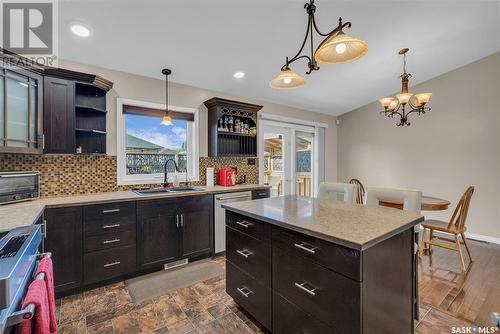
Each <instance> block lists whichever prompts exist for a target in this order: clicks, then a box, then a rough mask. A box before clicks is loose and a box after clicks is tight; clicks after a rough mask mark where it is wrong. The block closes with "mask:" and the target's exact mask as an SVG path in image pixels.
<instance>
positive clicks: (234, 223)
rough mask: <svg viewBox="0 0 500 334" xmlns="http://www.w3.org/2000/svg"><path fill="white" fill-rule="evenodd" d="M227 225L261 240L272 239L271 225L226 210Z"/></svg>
mask: <svg viewBox="0 0 500 334" xmlns="http://www.w3.org/2000/svg"><path fill="white" fill-rule="evenodd" d="M226 225H227V226H229V227H231V228H233V229H235V230H237V231H240V232H242V233H245V234H246V235H249V236H251V237H254V238H256V239H259V240H269V239H270V238H271V225H269V224H268V223H266V222H260V221H258V220H256V219H252V218H249V217H246V216H243V215H240V214H237V213H234V212H231V211H228V210H226Z"/></svg>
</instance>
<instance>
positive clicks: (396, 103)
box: [378, 48, 432, 126]
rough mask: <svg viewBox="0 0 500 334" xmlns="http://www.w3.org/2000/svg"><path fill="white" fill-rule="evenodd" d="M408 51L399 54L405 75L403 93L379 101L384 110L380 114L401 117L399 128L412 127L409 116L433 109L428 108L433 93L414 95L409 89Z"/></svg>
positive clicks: (405, 49) (403, 77)
mask: <svg viewBox="0 0 500 334" xmlns="http://www.w3.org/2000/svg"><path fill="white" fill-rule="evenodd" d="M408 51H409V49H408V48H404V49H401V50H399V54H400V55H402V56H403V74H401V76H400V78H401V93H399V94H396V96H395V97H384V98H382V99H380V100H378V101H379V102H380V104H381V105H382V107H383V108H384V110H383V111H381V112H380V113H381V114H384V115H385V116H387V117H391V118H393V117H394V116H397V117H399V122H398V123H396V125H398V126H405V125H410V124H411V123H410V122H409V121H408V116H409V115H410V114H411V113H418V114H419V115H421V114H425V113H426V112H427V111H429V110H431V108H429V107H428V106H427V103H428V102H429V100H430V99H431V96H432V93H420V94H415V95H413V93H412V92H410V89H409V88H408V86H409V81H410V77H411V74H410V73H408V72H406V53H407V52H408Z"/></svg>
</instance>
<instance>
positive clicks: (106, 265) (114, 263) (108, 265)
mask: <svg viewBox="0 0 500 334" xmlns="http://www.w3.org/2000/svg"><path fill="white" fill-rule="evenodd" d="M120 263H121V262H120V261H115V262H111V263H106V264H105V265H104V266H103V267H104V268H107V267H112V266H116V265H118V264H120Z"/></svg>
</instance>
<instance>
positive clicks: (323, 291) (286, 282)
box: [272, 245, 361, 333]
mask: <svg viewBox="0 0 500 334" xmlns="http://www.w3.org/2000/svg"><path fill="white" fill-rule="evenodd" d="M272 261H273V273H272V275H273V289H274V290H275V291H276V292H278V293H279V294H281V295H282V296H283V297H285V298H286V299H287V300H289V301H290V302H292V303H294V304H295V305H297V306H298V307H299V308H301V309H303V310H307V312H309V313H310V314H312V315H314V316H315V317H316V318H318V319H319V320H321V321H324V322H325V323H326V324H327V325H329V326H330V327H332V328H333V329H334V330H335V331H337V332H338V333H360V330H361V329H360V324H361V311H360V310H361V283H360V282H356V281H354V280H352V279H350V278H347V277H344V276H342V275H340V274H337V273H335V272H333V271H331V270H329V269H326V268H324V267H322V266H320V265H318V264H316V263H314V262H312V261H311V260H309V259H307V258H305V257H302V256H294V255H293V254H290V252H289V251H287V250H283V249H281V248H278V247H275V246H274V245H273V260H272Z"/></svg>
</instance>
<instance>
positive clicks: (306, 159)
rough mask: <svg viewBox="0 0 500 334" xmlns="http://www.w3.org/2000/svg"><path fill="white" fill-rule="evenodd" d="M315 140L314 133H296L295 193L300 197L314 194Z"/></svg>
mask: <svg viewBox="0 0 500 334" xmlns="http://www.w3.org/2000/svg"><path fill="white" fill-rule="evenodd" d="M313 138H314V134H312V133H307V132H298V131H297V132H295V179H296V185H295V192H296V194H297V195H299V196H307V197H311V196H312V194H313V192H312V182H313V178H312V171H313V154H312V153H313Z"/></svg>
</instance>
